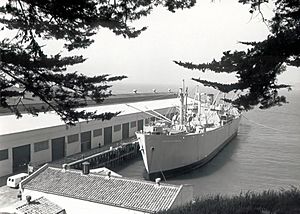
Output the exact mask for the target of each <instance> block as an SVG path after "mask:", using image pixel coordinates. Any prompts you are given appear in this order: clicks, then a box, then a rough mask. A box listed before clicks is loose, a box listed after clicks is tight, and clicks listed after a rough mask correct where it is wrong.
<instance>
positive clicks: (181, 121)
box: [136, 86, 241, 180]
mask: <svg viewBox="0 0 300 214" xmlns="http://www.w3.org/2000/svg"><path fill="white" fill-rule="evenodd" d="M199 91H200V90H199V88H197V91H196V93H195V96H194V98H191V97H189V96H188V89H187V88H184V86H183V87H182V88H180V90H179V93H178V99H179V102H178V103H179V105H178V106H176V107H175V108H173V109H175V110H173V113H172V114H171V116H170V117H166V116H165V115H162V114H159V113H158V112H157V119H156V120H155V121H153V122H151V123H149V124H147V125H145V126H144V129H143V130H140V131H138V132H136V137H137V139H138V142H139V146H140V151H141V154H142V158H143V162H144V166H145V171H146V173H145V174H144V177H145V178H147V179H149V180H154V179H156V178H161V179H164V180H166V178H170V177H174V176H176V175H178V174H183V173H186V172H189V171H191V170H194V169H196V168H199V167H201V166H203V165H205V164H206V163H208V162H209V161H210V160H211V159H212V158H214V157H215V156H216V155H217V154H218V153H219V152H220V151H221V150H222V149H223V148H224V147H225V146H226V145H227V144H228V143H229V142H230V141H231V140H232V139H233V138H234V137H236V135H237V133H238V127H239V123H240V120H241V113H240V111H239V110H238V109H236V108H234V107H233V106H232V105H231V104H230V103H226V102H225V101H224V100H225V99H224V97H223V98H220V96H219V95H218V96H215V95H214V94H206V93H200V92H199ZM219 94H220V92H219ZM218 97H219V98H218Z"/></svg>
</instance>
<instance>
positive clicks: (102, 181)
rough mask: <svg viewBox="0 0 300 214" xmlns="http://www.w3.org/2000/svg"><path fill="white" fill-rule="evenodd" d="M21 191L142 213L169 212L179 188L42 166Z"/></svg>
mask: <svg viewBox="0 0 300 214" xmlns="http://www.w3.org/2000/svg"><path fill="white" fill-rule="evenodd" d="M22 188H24V189H28V190H34V191H38V192H44V193H48V194H54V195H59V196H65V197H69V198H76V199H80V200H85V201H90V202H95V203H100V204H106V205H111V206H117V207H122V208H127V209H132V210H138V211H143V212H150V213H153V212H157V211H159V210H166V209H169V208H170V206H171V205H172V203H173V202H174V200H175V199H176V197H177V195H178V194H179V192H180V190H181V188H182V185H180V186H179V185H172V184H165V183H161V184H157V183H155V182H150V181H144V180H137V179H132V178H120V177H113V176H111V177H108V176H103V175H100V174H96V173H95V174H94V173H89V174H87V175H83V174H82V172H81V171H79V170H65V171H64V170H63V169H57V168H52V167H48V166H47V165H45V166H44V167H43V168H41V169H40V170H38V171H37V172H36V173H35V174H33V175H32V176H30V177H28V178H27V179H26V180H24V181H23V183H22Z"/></svg>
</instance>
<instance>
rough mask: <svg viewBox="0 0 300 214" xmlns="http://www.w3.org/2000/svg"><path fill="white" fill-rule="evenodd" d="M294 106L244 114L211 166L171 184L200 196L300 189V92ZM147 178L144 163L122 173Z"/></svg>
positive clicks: (293, 94)
mask: <svg viewBox="0 0 300 214" xmlns="http://www.w3.org/2000/svg"><path fill="white" fill-rule="evenodd" d="M287 98H288V100H289V102H290V103H289V104H286V105H284V106H281V107H274V108H271V109H268V110H259V109H255V110H252V111H250V112H247V113H245V114H244V115H245V117H246V118H248V119H246V118H243V119H242V121H241V124H240V127H239V133H238V136H237V137H236V138H235V139H234V140H233V141H232V142H231V143H230V144H229V145H228V146H226V147H225V148H224V149H223V150H222V151H221V152H220V153H219V154H218V155H217V156H216V157H215V158H214V159H213V160H212V161H210V162H209V163H208V164H207V165H205V166H203V167H201V168H199V169H197V170H195V171H192V172H190V173H188V174H183V175H180V176H177V177H175V178H172V179H169V180H168V181H167V182H169V183H173V184H191V185H193V187H194V195H195V196H200V197H201V196H204V195H207V194H218V193H220V194H223V195H232V194H239V193H241V192H246V191H254V192H255V191H262V190H268V189H274V190H280V189H282V188H284V189H286V188H290V187H291V186H296V187H298V188H300V112H299V111H298V109H299V108H300V99H299V98H300V91H292V92H289V93H288V94H287ZM118 172H119V173H120V174H122V175H124V176H128V177H135V178H140V179H142V178H143V177H142V174H143V172H144V166H143V162H142V160H141V159H139V160H136V161H133V162H131V163H130V164H129V165H128V166H126V167H124V168H123V169H121V170H119V171H118Z"/></svg>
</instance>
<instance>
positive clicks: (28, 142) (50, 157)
mask: <svg viewBox="0 0 300 214" xmlns="http://www.w3.org/2000/svg"><path fill="white" fill-rule="evenodd" d="M165 97H166V98H165V99H158V100H151V101H139V102H137V101H136V102H134V103H127V104H126V103H119V104H109V105H100V106H91V107H87V108H85V110H87V111H91V112H94V111H97V112H98V113H103V112H119V111H120V112H121V113H120V114H119V115H118V116H116V117H114V118H112V119H111V120H107V121H101V120H94V121H88V122H86V121H81V122H79V123H77V124H76V125H75V126H66V125H65V124H64V123H63V122H62V121H61V120H60V118H59V117H58V115H56V114H55V113H53V112H49V113H40V114H39V116H38V117H35V116H32V115H29V114H24V115H23V117H22V118H20V119H17V118H16V116H15V115H2V116H0V177H1V176H5V175H9V174H12V173H16V172H19V171H20V170H22V169H26V167H27V165H28V163H32V164H33V165H37V164H38V165H39V164H43V163H47V162H51V161H55V160H58V159H61V158H63V157H66V156H70V155H72V154H76V153H80V152H84V151H87V150H90V149H93V148H97V147H101V146H103V145H108V144H110V143H112V142H117V141H121V140H126V139H128V138H130V137H133V136H134V135H135V132H136V131H138V130H141V129H143V126H144V125H145V124H146V123H148V122H149V121H151V120H153V119H154V118H155V117H154V115H157V113H155V112H159V113H160V114H164V115H167V116H169V117H170V116H171V114H172V112H173V111H174V106H176V105H178V104H179V103H178V100H177V99H176V98H170V96H165ZM173 97H174V96H173ZM153 110H155V112H153ZM147 112H148V113H147Z"/></svg>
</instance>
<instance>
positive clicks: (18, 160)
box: [12, 144, 30, 172]
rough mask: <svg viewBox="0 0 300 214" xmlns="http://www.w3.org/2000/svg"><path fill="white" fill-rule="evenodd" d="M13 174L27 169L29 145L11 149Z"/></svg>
mask: <svg viewBox="0 0 300 214" xmlns="http://www.w3.org/2000/svg"><path fill="white" fill-rule="evenodd" d="M12 152H13V172H19V171H22V170H26V169H27V165H28V164H29V162H30V144H28V145H24V146H18V147H15V148H13V150H12Z"/></svg>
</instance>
